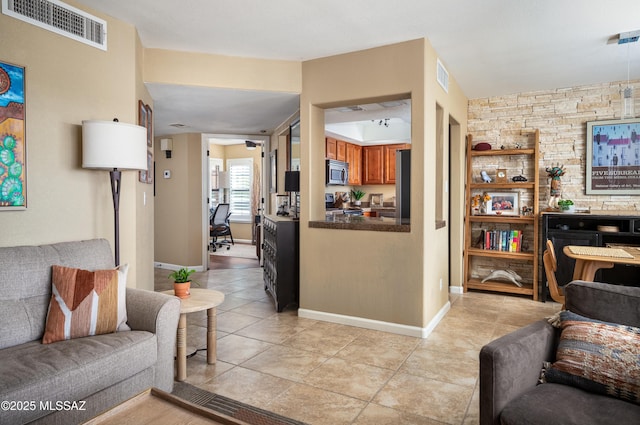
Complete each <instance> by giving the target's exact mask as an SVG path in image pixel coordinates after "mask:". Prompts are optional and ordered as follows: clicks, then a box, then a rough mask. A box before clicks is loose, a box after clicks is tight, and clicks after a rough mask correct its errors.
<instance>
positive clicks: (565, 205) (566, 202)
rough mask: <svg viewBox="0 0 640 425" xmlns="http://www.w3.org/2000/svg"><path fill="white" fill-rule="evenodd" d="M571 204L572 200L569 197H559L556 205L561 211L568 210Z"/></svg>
mask: <svg viewBox="0 0 640 425" xmlns="http://www.w3.org/2000/svg"><path fill="white" fill-rule="evenodd" d="M571 205H573V201H572V200H571V199H560V200H559V201H558V207H560V210H561V211H567V210H569V207H571Z"/></svg>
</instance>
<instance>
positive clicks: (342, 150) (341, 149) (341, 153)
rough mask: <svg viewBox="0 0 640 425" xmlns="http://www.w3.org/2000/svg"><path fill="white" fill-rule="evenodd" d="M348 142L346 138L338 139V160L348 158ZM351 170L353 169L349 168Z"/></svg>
mask: <svg viewBox="0 0 640 425" xmlns="http://www.w3.org/2000/svg"><path fill="white" fill-rule="evenodd" d="M347 144H348V143H347V142H345V141H344V140H336V159H337V160H338V161H346V160H347ZM349 172H351V170H349Z"/></svg>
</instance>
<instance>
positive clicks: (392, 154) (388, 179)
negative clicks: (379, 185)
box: [384, 144, 411, 184]
mask: <svg viewBox="0 0 640 425" xmlns="http://www.w3.org/2000/svg"><path fill="white" fill-rule="evenodd" d="M410 147H411V145H408V144H397V145H384V182H385V183H388V184H395V183H396V150H398V149H409V148H410Z"/></svg>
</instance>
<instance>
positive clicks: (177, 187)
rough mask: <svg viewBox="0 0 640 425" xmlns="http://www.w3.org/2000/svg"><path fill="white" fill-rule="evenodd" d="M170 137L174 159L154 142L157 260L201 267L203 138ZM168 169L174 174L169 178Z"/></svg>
mask: <svg viewBox="0 0 640 425" xmlns="http://www.w3.org/2000/svg"><path fill="white" fill-rule="evenodd" d="M171 138H172V139H173V151H172V152H171V158H166V157H165V155H164V152H162V151H160V146H159V145H160V143H159V139H156V141H155V142H156V143H155V159H156V170H157V171H156V177H157V179H156V196H155V210H156V216H155V234H156V237H155V261H156V262H159V263H162V264H170V265H179V266H184V267H195V266H198V265H201V264H202V249H203V247H204V246H205V244H206V243H207V242H206V241H205V239H204V235H203V231H202V180H203V174H202V152H201V151H202V138H201V136H200V134H199V133H198V134H196V133H186V134H178V135H173V136H171ZM165 170H168V171H169V172H170V173H171V177H170V178H168V179H165V178H164V176H163V175H164V171H165Z"/></svg>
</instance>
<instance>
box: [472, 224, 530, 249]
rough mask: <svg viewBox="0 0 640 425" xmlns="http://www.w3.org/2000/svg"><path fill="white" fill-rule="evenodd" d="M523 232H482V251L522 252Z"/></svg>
mask: <svg viewBox="0 0 640 425" xmlns="http://www.w3.org/2000/svg"><path fill="white" fill-rule="evenodd" d="M522 236H523V235H522V230H485V229H483V230H482V238H481V240H482V241H483V243H482V249H487V250H492V251H503V252H521V251H522Z"/></svg>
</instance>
